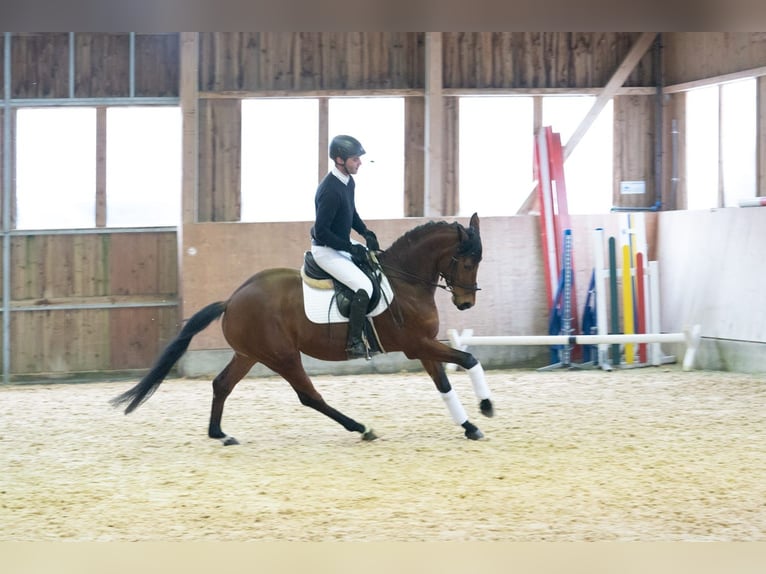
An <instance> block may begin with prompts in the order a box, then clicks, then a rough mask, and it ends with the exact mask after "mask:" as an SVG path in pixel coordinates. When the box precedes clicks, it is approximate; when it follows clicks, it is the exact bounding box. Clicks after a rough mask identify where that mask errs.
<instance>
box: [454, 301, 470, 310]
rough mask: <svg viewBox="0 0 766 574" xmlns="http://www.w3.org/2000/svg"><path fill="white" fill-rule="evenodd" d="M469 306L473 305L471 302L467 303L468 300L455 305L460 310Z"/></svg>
mask: <svg viewBox="0 0 766 574" xmlns="http://www.w3.org/2000/svg"><path fill="white" fill-rule="evenodd" d="M471 307H473V303H469V302H468V301H466V302H465V303H461V304H460V305H458V306H457V308H458V309H460V310H461V311H465V310H466V309H470V308H471Z"/></svg>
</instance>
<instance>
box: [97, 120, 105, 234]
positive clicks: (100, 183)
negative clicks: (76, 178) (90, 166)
mask: <svg viewBox="0 0 766 574" xmlns="http://www.w3.org/2000/svg"><path fill="white" fill-rule="evenodd" d="M96 227H106V107H105V106H98V107H97V108H96Z"/></svg>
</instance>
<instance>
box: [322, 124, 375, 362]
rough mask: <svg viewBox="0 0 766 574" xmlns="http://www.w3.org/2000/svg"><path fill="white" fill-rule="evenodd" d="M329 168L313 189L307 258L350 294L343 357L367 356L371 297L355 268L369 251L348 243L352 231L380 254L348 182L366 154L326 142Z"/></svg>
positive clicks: (344, 142)
mask: <svg viewBox="0 0 766 574" xmlns="http://www.w3.org/2000/svg"><path fill="white" fill-rule="evenodd" d="M329 151H330V159H331V160H333V163H334V164H335V165H333V167H332V169H331V170H330V171H329V172H328V174H327V175H326V176H325V178H324V179H323V180H322V181H321V182H320V184H319V187H317V191H316V195H315V197H314V206H315V208H316V219H315V221H314V225H313V227H312V228H311V253H312V254H313V256H314V260H315V261H316V263H317V265H319V266H320V267H321V268H322V269H324V270H325V271H327V272H328V273H329V274H330V275H332V276H333V277H334V278H335V279H337V280H338V281H340V282H341V283H343V284H344V285H346V286H348V287H350V288H351V290H352V291H354V298H353V300H352V301H351V311H350V314H349V318H348V322H349V324H348V341H347V344H346V354H347V355H348V358H349V359H356V358H360V357H366V358H369V357H368V356H367V349H366V347H365V344H364V341H363V340H362V329H363V327H364V318H365V315H366V314H367V305H368V304H369V302H370V297H371V296H372V282H371V281H370V279H369V278H368V277H367V275H365V274H364V272H362V271H361V270H360V269H359V267H357V265H358V264H360V263H363V262H365V261H366V260H367V249H365V247H364V246H363V245H362V244H361V243H358V242H356V241H352V240H351V230H352V229H353V230H354V231H356V232H357V233H358V234H359V235H361V236H362V237H364V239H365V241H366V243H367V248H368V249H372V250H373V251H378V250H379V249H380V246H379V245H378V239H377V237H376V236H375V233H373V232H372V231H371V230H370V229H368V228H367V226H366V225H365V223H364V221H362V218H361V217H359V214H358V213H357V211H356V204H355V203H354V188H355V185H356V184H355V182H354V178H353V177H352V176H353V175H354V174H355V173H356V172H357V171H358V170H359V166H361V165H362V160H361V159H360V158H361V156H362V155H364V154H365V151H364V148H363V147H362V144H361V143H359V140H357V139H356V138H353V137H351V136H349V135H338V136H335V137H334V138H333V139H332V142H330V150H329Z"/></svg>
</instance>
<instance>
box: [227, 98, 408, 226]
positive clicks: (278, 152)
mask: <svg viewBox="0 0 766 574" xmlns="http://www.w3.org/2000/svg"><path fill="white" fill-rule="evenodd" d="M327 121H328V132H329V133H328V134H327V137H328V141H329V140H330V139H332V137H333V136H335V135H337V134H342V133H345V134H349V135H352V136H354V137H355V138H357V139H358V140H359V141H360V142H362V145H363V146H364V149H365V151H366V152H367V154H366V155H365V156H364V157H363V158H362V167H361V168H360V169H359V173H357V174H356V175H355V176H354V179H355V180H356V189H357V193H356V207H357V210H358V211H359V214H360V215H361V216H362V218H363V219H364V220H365V221H366V220H369V219H386V218H398V217H403V215H404V100H403V99H402V98H371V97H365V98H332V99H330V100H329V104H328V120H327ZM318 141H319V102H318V100H316V99H313V98H305V99H304V98H289V99H277V98H258V99H251V100H245V101H243V102H242V216H241V219H242V221H312V220H313V219H314V194H315V192H316V188H317V185H318V184H319V179H321V178H322V177H324V175H325V173H326V171H324V172H322V173H318V171H317V166H318V165H320V162H322V163H323V162H326V166H327V171H329V170H330V169H331V167H332V162H331V161H330V158H329V156H328V153H327V151H328V150H326V149H323V150H319V149H318V147H317V145H318ZM318 156H319V157H318Z"/></svg>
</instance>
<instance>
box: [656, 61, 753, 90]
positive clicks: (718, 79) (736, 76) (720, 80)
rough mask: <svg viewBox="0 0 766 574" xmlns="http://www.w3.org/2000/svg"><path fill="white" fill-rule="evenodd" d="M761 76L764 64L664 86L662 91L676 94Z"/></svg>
mask: <svg viewBox="0 0 766 574" xmlns="http://www.w3.org/2000/svg"><path fill="white" fill-rule="evenodd" d="M763 76H766V66H761V67H760V68H750V69H747V70H740V71H739V72H732V73H731V74H723V75H721V76H712V77H710V78H704V79H702V80H693V81H691V82H684V83H682V84H673V85H672V86H665V87H664V88H663V89H662V93H663V94H676V93H678V92H688V91H689V90H693V89H694V88H704V87H706V86H713V85H715V84H725V83H727V82H736V81H737V80H746V79H748V78H760V77H763Z"/></svg>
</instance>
